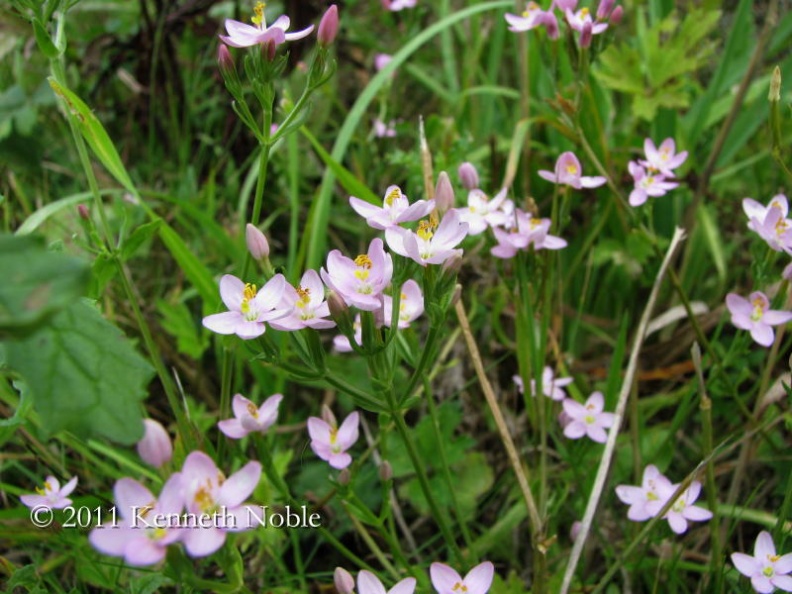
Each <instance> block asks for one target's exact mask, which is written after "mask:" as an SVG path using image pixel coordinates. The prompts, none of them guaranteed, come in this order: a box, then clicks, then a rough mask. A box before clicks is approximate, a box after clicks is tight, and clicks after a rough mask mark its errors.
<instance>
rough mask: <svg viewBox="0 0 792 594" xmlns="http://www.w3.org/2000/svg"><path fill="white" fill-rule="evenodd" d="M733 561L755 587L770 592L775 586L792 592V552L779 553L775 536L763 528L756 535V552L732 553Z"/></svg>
mask: <svg viewBox="0 0 792 594" xmlns="http://www.w3.org/2000/svg"><path fill="white" fill-rule="evenodd" d="M731 560H732V563H734V566H735V567H736V568H737V571H739V572H740V573H741V574H743V575H744V576H746V577H749V578H751V585H752V586H753V589H754V590H756V591H757V592H759V593H760V594H769V593H770V592H772V591H773V590H775V588H778V589H780V590H784V591H785V592H792V576H790V575H787V574H789V573H792V553H787V554H786V555H777V554H776V549H775V544H773V537H772V536H770V533H769V532H767V531H766V530H762V531H761V532H760V533H759V536H757V537H756V544H755V545H754V554H753V556H751V555H746V554H745V553H732V556H731Z"/></svg>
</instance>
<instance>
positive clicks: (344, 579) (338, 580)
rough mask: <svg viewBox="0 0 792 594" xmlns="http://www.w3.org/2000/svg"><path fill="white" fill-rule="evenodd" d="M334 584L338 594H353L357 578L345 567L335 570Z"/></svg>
mask: <svg viewBox="0 0 792 594" xmlns="http://www.w3.org/2000/svg"><path fill="white" fill-rule="evenodd" d="M333 583H334V584H335V589H336V590H338V594H352V593H353V592H354V591H355V578H353V577H352V575H351V574H350V573H349V572H348V571H347V570H346V569H344V568H343V567H336V568H335V571H334V572H333Z"/></svg>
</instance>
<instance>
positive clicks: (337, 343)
mask: <svg viewBox="0 0 792 594" xmlns="http://www.w3.org/2000/svg"><path fill="white" fill-rule="evenodd" d="M352 329H353V330H354V331H355V334H354V336H353V338H354V339H355V344H357V345H358V346H363V325H362V324H361V322H360V314H357V315H356V316H355V321H354V322H353V323H352ZM333 348H334V349H335V350H336V351H338V352H339V353H351V352H352V350H353V349H352V345H351V344H350V342H349V339H348V338H347V337H346V336H344V335H343V334H339V335H338V336H335V337H333Z"/></svg>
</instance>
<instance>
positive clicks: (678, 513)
mask: <svg viewBox="0 0 792 594" xmlns="http://www.w3.org/2000/svg"><path fill="white" fill-rule="evenodd" d="M678 487H679V485H665V484H660V485H659V486H658V489H659V491H658V495H660V499H661V500H663V505H665V504H666V502H668V500H669V499H670V498H671V496H672V495H673V494H674V491H676V490H677V488H678ZM700 494H701V483H700V482H698V481H693V482H692V483H690V486H689V487H688V488H687V489H685V490H684V491H683V492H682V494H681V495H680V496H679V497H678V498H677V500H676V501H675V502H674V505H672V506H671V509H669V510H668V511H667V512H666V514H665V515H664V516H663V518H665V519H666V520H668V525H669V526H670V527H671V530H673V531H674V532H675V533H676V534H683V533H684V532H685V531H686V530H687V528H688V522H689V521H690V522H706V521H707V520H709V519H710V518H712V512H711V511H709V510H707V509H704V508H703V507H698V506H696V505H693V504H694V503H695V502H696V499H698V496H699V495H700ZM661 507H662V506H661Z"/></svg>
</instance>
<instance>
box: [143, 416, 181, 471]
mask: <svg viewBox="0 0 792 594" xmlns="http://www.w3.org/2000/svg"><path fill="white" fill-rule="evenodd" d="M143 425H144V427H145V433H144V434H143V439H141V440H140V441H139V442H138V444H137V452H138V455H139V456H140V458H141V459H142V460H143V461H144V462H146V463H147V464H151V465H152V466H154V467H156V468H161V467H162V466H164V465H165V464H167V463H168V462H169V461H170V459H171V457H172V456H173V445H172V444H171V440H170V436H169V435H168V432H167V431H166V430H165V427H163V426H162V425H161V424H160V423H158V422H157V421H155V420H153V419H143Z"/></svg>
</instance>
